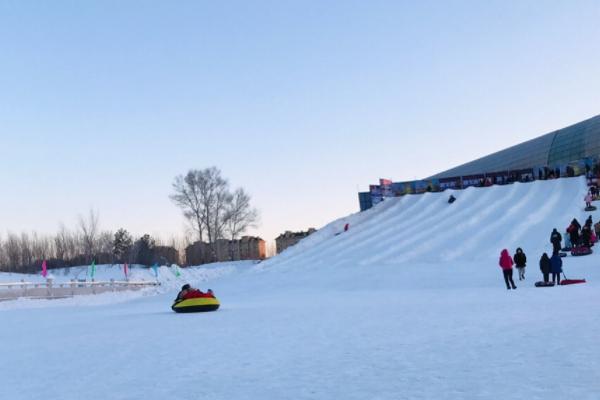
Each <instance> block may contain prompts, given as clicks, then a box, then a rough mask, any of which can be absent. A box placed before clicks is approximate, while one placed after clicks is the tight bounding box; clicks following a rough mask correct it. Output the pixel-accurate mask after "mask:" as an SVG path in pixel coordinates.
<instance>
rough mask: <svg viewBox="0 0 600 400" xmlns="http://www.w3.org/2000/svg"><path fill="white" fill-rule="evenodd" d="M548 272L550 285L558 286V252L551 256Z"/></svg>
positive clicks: (559, 268) (560, 267)
mask: <svg viewBox="0 0 600 400" xmlns="http://www.w3.org/2000/svg"><path fill="white" fill-rule="evenodd" d="M550 271H551V272H552V283H555V284H556V285H560V273H561V272H562V259H561V258H560V255H558V252H556V251H555V252H554V253H553V254H552V258H550Z"/></svg>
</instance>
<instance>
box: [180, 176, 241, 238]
mask: <svg viewBox="0 0 600 400" xmlns="http://www.w3.org/2000/svg"><path fill="white" fill-rule="evenodd" d="M173 189H174V191H175V193H174V194H172V195H171V196H170V198H171V200H172V201H173V202H174V203H175V204H177V205H178V206H179V207H180V208H181V209H182V211H183V215H184V216H185V217H186V218H187V219H188V221H189V222H190V224H191V225H192V227H193V228H194V230H195V231H196V233H197V234H198V240H200V241H202V240H204V234H206V239H207V240H208V242H209V243H214V242H215V241H216V240H217V239H219V238H221V237H222V236H223V228H224V226H225V214H226V212H225V211H226V209H227V207H228V205H229V203H231V201H232V195H231V193H230V192H229V183H228V182H227V180H226V179H224V178H223V177H222V176H221V171H220V170H219V169H218V168H216V167H211V168H206V169H203V170H190V171H189V172H188V173H187V174H186V175H185V176H183V175H179V176H177V177H176V178H175V182H174V183H173Z"/></svg>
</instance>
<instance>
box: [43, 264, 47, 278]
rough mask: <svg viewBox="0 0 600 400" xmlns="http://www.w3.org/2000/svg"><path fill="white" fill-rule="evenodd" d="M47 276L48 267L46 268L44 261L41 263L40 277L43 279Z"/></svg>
mask: <svg viewBox="0 0 600 400" xmlns="http://www.w3.org/2000/svg"><path fill="white" fill-rule="evenodd" d="M46 275H48V267H47V266H46V260H44V261H43V262H42V276H43V277H44V278H45V277H46Z"/></svg>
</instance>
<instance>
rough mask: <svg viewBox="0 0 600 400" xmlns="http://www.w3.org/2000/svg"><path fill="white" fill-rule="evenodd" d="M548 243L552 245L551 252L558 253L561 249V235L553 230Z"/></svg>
mask: <svg viewBox="0 0 600 400" xmlns="http://www.w3.org/2000/svg"><path fill="white" fill-rule="evenodd" d="M550 243H552V247H553V252H558V251H560V249H561V243H562V235H561V234H560V233H559V232H558V230H556V228H554V229H553V230H552V233H551V234H550Z"/></svg>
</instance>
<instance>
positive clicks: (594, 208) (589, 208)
mask: <svg viewBox="0 0 600 400" xmlns="http://www.w3.org/2000/svg"><path fill="white" fill-rule="evenodd" d="M596 210H597V208H596V206H589V207H586V208H585V211H596Z"/></svg>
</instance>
